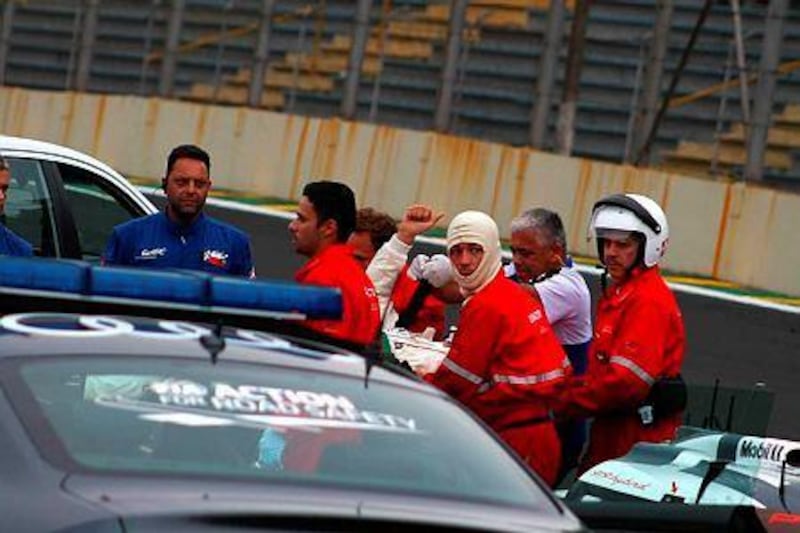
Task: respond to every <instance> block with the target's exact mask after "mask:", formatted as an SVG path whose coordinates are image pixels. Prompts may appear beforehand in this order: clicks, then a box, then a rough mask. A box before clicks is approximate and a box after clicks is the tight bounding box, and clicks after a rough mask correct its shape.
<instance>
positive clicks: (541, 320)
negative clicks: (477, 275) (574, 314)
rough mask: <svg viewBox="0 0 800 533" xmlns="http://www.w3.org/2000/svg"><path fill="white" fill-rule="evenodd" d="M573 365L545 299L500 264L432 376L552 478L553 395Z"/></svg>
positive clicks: (555, 456) (556, 461) (555, 454)
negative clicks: (552, 323)
mask: <svg viewBox="0 0 800 533" xmlns="http://www.w3.org/2000/svg"><path fill="white" fill-rule="evenodd" d="M570 370H571V369H570V366H569V360H568V359H567V357H566V355H565V353H564V350H563V348H562V347H561V343H560V342H559V341H558V338H556V335H555V333H553V330H552V328H551V327H550V323H549V322H548V321H547V316H546V315H545V313H544V309H542V306H541V304H540V303H539V302H538V301H536V300H535V299H534V298H531V297H530V296H529V295H528V294H527V293H526V292H525V290H524V289H522V288H521V287H520V286H519V285H518V284H516V283H514V282H513V281H511V280H509V279H507V278H506V277H505V275H504V274H503V272H499V273H498V274H497V276H496V277H495V278H494V279H493V280H492V281H490V282H489V283H488V284H487V285H486V286H485V287H484V288H483V289H482V290H480V291H478V292H477V293H476V294H475V295H474V296H472V297H471V298H469V299H468V300H467V301H466V303H465V304H464V307H463V308H462V309H461V317H460V320H459V323H458V331H457V332H456V334H455V337H454V338H453V344H452V346H451V348H450V353H449V354H448V356H447V358H446V359H445V360H444V361H443V362H442V365H441V366H440V367H439V369H438V370H437V371H436V373H435V374H433V376H432V378H430V381H431V382H432V383H433V384H434V385H436V386H438V387H439V388H441V389H442V390H444V391H445V392H447V393H449V394H450V395H451V396H453V397H454V398H455V399H457V400H459V401H460V402H461V403H462V404H464V405H465V406H466V407H468V408H469V409H471V410H472V411H473V412H474V413H475V414H476V415H478V416H479V417H480V418H481V419H482V420H483V421H485V422H486V423H487V424H488V425H489V426H490V427H491V428H492V429H494V430H495V431H496V432H497V433H498V434H499V435H500V437H501V438H502V439H503V440H505V441H506V443H507V444H508V445H509V446H511V448H513V449H514V450H515V451H516V452H517V454H518V455H519V456H520V457H521V458H522V459H523V460H524V461H525V462H526V463H528V465H530V466H531V467H532V468H533V469H534V470H535V471H536V472H537V473H538V474H539V475H540V476H541V477H542V478H543V479H544V480H545V481H546V482H548V483H549V484H551V485H552V484H553V483H554V482H555V479H556V475H557V474H558V470H559V466H560V462H561V446H560V444H559V441H558V436H557V434H556V429H555V426H554V424H553V421H552V419H551V418H550V417H549V416H548V415H549V399H550V398H551V397H552V396H553V394H555V392H556V390H557V389H558V385H559V384H561V383H562V381H563V380H564V378H565V376H566V375H568V374H569V373H570Z"/></svg>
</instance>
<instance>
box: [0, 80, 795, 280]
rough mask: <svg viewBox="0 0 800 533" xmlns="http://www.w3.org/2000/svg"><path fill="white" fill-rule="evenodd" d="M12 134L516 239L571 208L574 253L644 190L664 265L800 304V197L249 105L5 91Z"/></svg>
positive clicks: (125, 166) (131, 163)
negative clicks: (532, 224)
mask: <svg viewBox="0 0 800 533" xmlns="http://www.w3.org/2000/svg"><path fill="white" fill-rule="evenodd" d="M0 98H1V99H2V100H0V102H2V103H1V104H0V113H2V115H0V126H1V127H2V132H3V133H5V134H7V135H19V136H25V137H35V138H39V139H44V140H49V141H52V142H56V143H60V144H64V145H67V146H70V147H73V148H76V149H78V150H82V151H84V152H88V153H90V154H92V155H94V156H95V157H97V158H98V159H101V160H104V161H106V162H108V163H109V164H111V165H112V166H114V167H115V168H117V169H118V170H120V171H121V172H123V173H125V174H128V175H133V176H149V177H160V176H162V175H163V172H164V162H165V159H166V154H167V153H168V151H169V149H170V148H172V147H173V146H175V145H177V144H181V143H187V142H191V143H197V144H199V145H202V146H204V147H206V148H207V149H208V150H209V151H210V152H211V155H212V161H213V168H212V175H213V178H214V183H215V185H216V186H217V187H224V188H231V189H236V190H240V191H246V192H251V193H254V194H259V195H268V196H276V197H281V198H291V199H297V198H298V196H299V194H300V191H301V190H302V186H303V184H304V183H305V182H306V181H309V180H314V179H322V178H330V179H339V180H342V181H345V182H347V183H348V184H349V185H350V186H351V187H353V189H354V190H355V191H356V194H357V196H358V201H359V204H360V205H371V206H375V207H378V208H380V209H383V210H386V211H388V212H390V213H392V214H393V215H395V216H399V215H400V214H401V213H402V210H403V208H404V207H405V206H406V205H408V204H410V203H413V202H426V203H431V204H433V205H435V206H437V207H439V208H441V209H443V210H445V211H446V213H447V214H448V217H447V218H446V219H445V223H446V222H447V221H448V220H449V218H450V217H452V216H453V215H455V214H456V213H458V212H459V211H461V210H464V209H481V210H483V211H486V212H488V213H490V214H491V215H492V216H494V217H495V219H496V220H497V222H498V224H499V226H500V228H501V232H502V234H503V235H507V233H508V232H507V228H508V224H509V222H510V220H511V218H513V216H515V215H516V214H518V213H519V212H521V211H522V210H524V209H526V208H528V207H532V206H546V207H549V208H552V209H556V210H557V211H559V212H560V213H561V214H562V216H563V218H564V223H565V225H566V227H567V231H568V237H569V241H570V248H571V250H572V251H573V252H575V253H577V254H581V255H595V249H594V243H592V242H587V225H588V219H589V214H590V210H591V206H592V204H593V203H594V202H595V201H596V200H597V199H598V198H600V197H602V196H604V195H606V194H610V193H614V192H622V191H625V192H638V193H642V194H646V195H648V196H651V197H652V198H654V199H655V200H657V201H658V202H660V203H661V205H662V206H663V207H664V209H665V211H666V213H667V217H668V219H669V222H670V226H671V238H670V241H671V246H670V249H669V252H668V254H667V257H666V260H665V262H664V265H665V267H667V268H669V269H672V270H675V271H678V272H684V273H689V274H697V275H702V276H710V277H715V278H719V279H724V280H729V281H734V282H737V283H742V284H745V285H751V286H755V287H760V288H763V289H768V290H775V291H779V292H783V293H787V294H790V295H800V247H798V246H797V243H798V238H797V236H796V234H795V231H796V229H797V228H800V196H798V195H795V194H789V193H779V192H776V191H772V190H769V189H765V188H759V187H756V186H749V185H748V186H745V185H743V184H740V183H727V182H723V181H709V180H704V179H699V178H693V177H688V176H682V175H676V174H669V173H665V172H660V171H658V170H653V169H637V168H633V167H629V166H621V165H615V164H610V163H604V162H598V161H590V160H583V159H578V158H567V157H562V156H557V155H553V154H549V153H543V152H538V151H535V150H531V149H527V148H513V147H510V146H506V145H501V144H496V143H490V142H484V141H477V140H471V139H464V138H458V137H453V136H448V135H441V134H436V133H432V132H422V131H411V130H402V129H396V128H390V127H386V126H376V125H371V124H361V123H352V122H344V121H341V120H338V119H320V118H309V117H302V116H296V115H295V116H292V115H287V114H281V113H272V112H266V111H255V110H249V109H245V108H234V107H221V106H209V105H200V104H194V103H186V102H177V101H168V100H159V99H153V98H139V97H132V96H116V95H114V96H110V95H93V94H76V93H68V92H45V91H31V90H23V89H16V88H2V89H0Z"/></svg>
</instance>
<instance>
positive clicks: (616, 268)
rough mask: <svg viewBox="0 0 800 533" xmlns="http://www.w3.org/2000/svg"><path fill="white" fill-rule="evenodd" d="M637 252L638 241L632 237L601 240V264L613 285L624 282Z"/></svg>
mask: <svg viewBox="0 0 800 533" xmlns="http://www.w3.org/2000/svg"><path fill="white" fill-rule="evenodd" d="M638 252H639V241H638V240H636V238H635V237H634V236H633V235H628V236H627V237H622V236H620V237H617V238H605V239H603V260H604V261H603V262H604V263H605V265H606V269H608V275H609V276H611V279H612V280H613V281H614V283H621V282H622V281H624V280H625V278H626V277H627V276H628V272H629V271H630V268H631V267H632V266H633V264H634V262H635V261H636V257H637V255H638Z"/></svg>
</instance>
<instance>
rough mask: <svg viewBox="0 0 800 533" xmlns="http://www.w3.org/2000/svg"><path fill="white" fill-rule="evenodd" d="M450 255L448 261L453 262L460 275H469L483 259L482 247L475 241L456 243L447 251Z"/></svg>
mask: <svg viewBox="0 0 800 533" xmlns="http://www.w3.org/2000/svg"><path fill="white" fill-rule="evenodd" d="M447 255H448V256H449V257H450V262H451V263H453V268H455V269H456V270H457V271H458V273H459V274H461V275H462V276H469V275H470V274H472V273H473V272H475V270H477V268H478V266H480V264H481V259H483V247H482V246H481V245H480V244H475V243H466V242H465V243H461V244H456V245H455V246H453V247H452V248H450V251H448V252H447Z"/></svg>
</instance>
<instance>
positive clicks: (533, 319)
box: [528, 309, 542, 324]
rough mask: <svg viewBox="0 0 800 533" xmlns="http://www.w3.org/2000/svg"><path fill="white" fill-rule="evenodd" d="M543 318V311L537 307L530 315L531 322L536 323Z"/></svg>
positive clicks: (529, 320)
mask: <svg viewBox="0 0 800 533" xmlns="http://www.w3.org/2000/svg"><path fill="white" fill-rule="evenodd" d="M541 318H542V312H541V311H540V310H538V309H537V310H536V311H534V312H533V313H531V314H529V315H528V322H530V323H531V324H536V323H537V322H538V321H539V319H541Z"/></svg>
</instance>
